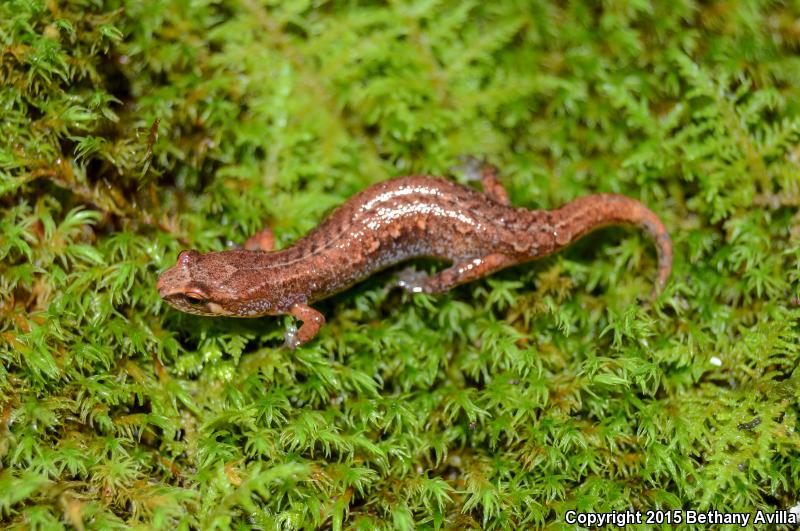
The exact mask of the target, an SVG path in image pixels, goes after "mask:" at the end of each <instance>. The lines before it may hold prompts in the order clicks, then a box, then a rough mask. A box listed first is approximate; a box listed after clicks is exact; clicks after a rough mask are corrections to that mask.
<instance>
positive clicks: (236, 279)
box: [156, 250, 271, 317]
mask: <svg viewBox="0 0 800 531" xmlns="http://www.w3.org/2000/svg"><path fill="white" fill-rule="evenodd" d="M253 254H254V252H253V251H245V250H233V251H225V252H220V253H206V254H200V253H198V252H197V251H182V252H181V253H180V255H178V263H177V264H175V265H174V266H173V267H171V268H170V269H167V270H166V271H164V272H163V273H162V274H161V276H160V277H159V278H158V283H157V285H156V288H157V289H158V294H159V295H160V296H161V298H162V299H164V300H165V301H166V302H167V304H169V305H170V306H172V307H174V308H177V309H178V310H181V311H183V312H187V313H193V314H196V315H218V316H222V315H226V316H230V317H257V316H259V315H266V314H269V313H271V312H270V311H269V310H270V309H271V304H270V303H269V301H264V300H261V298H256V297H254V296H253V295H252V287H253V286H252V284H253V282H251V281H249V279H248V278H247V274H246V273H247V271H246V269H247V267H244V271H243V268H242V265H243V262H244V265H245V266H246V265H247V262H248V261H250V260H252V259H253V258H254V257H253Z"/></svg>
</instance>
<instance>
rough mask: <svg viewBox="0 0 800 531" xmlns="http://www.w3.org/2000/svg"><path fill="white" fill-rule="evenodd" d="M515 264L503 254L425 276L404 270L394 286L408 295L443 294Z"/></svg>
mask: <svg viewBox="0 0 800 531" xmlns="http://www.w3.org/2000/svg"><path fill="white" fill-rule="evenodd" d="M514 263H516V262H515V261H514V260H513V259H511V258H510V257H508V256H506V255H504V254H499V253H496V254H490V255H487V256H483V257H480V258H471V259H466V260H462V261H459V262H456V263H454V264H453V265H452V266H450V267H448V268H447V269H445V270H443V271H440V272H438V273H436V274H435V275H427V274H425V273H420V272H417V271H413V270H408V269H407V270H405V271H403V272H402V273H400V277H399V279H398V281H397V282H395V284H394V285H396V286H398V287H401V288H403V289H405V290H406V291H408V292H410V293H431V294H435V293H443V292H445V291H448V290H449V289H451V288H453V287H455V286H458V285H459V284H465V283H467V282H471V281H473V280H477V279H479V278H482V277H485V276H486V275H490V274H492V273H494V272H495V271H499V270H500V269H503V268H505V267H508V266H510V265H513V264H514Z"/></svg>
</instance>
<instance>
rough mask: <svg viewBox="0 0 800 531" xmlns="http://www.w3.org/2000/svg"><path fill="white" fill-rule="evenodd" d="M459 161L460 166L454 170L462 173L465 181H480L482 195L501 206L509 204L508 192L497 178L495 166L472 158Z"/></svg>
mask: <svg viewBox="0 0 800 531" xmlns="http://www.w3.org/2000/svg"><path fill="white" fill-rule="evenodd" d="M460 159H461V164H459V165H458V166H456V167H455V169H458V170H461V171H463V172H464V174H465V176H466V178H467V180H470V181H477V180H479V179H480V181H481V186H482V187H483V193H484V194H486V195H488V196H489V197H490V198H491V199H492V200H493V201H495V202H497V203H500V204H501V205H510V204H511V200H510V199H509V198H508V192H507V191H506V189H505V187H504V186H503V185H502V183H501V182H500V180H499V179H498V178H497V166H494V165H492V164H489V163H488V162H486V161H482V160H479V159H477V158H475V157H472V156H465V157H460Z"/></svg>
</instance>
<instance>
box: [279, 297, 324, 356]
mask: <svg viewBox="0 0 800 531" xmlns="http://www.w3.org/2000/svg"><path fill="white" fill-rule="evenodd" d="M289 314H290V315H291V316H292V317H294V318H295V319H297V320H298V321H302V323H303V324H302V325H301V326H300V328H295V327H294V326H293V327H291V328H290V329H289V330H287V331H286V334H285V336H284V339H285V340H286V342H285V345H286V346H287V347H288V348H289V349H290V350H294V349H296V348H297V347H299V346H300V345H302V344H303V343H308V342H309V341H311V340H312V339H314V337H315V336H316V335H317V333H318V332H319V329H320V328H322V325H324V324H325V316H324V315H322V314H321V313H319V312H318V311H317V310H315V309H314V308H312V307H311V306H309V305H307V304H294V305H293V306H292V307H291V308H290V309H289Z"/></svg>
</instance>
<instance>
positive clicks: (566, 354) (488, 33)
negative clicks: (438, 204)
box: [0, 0, 800, 529]
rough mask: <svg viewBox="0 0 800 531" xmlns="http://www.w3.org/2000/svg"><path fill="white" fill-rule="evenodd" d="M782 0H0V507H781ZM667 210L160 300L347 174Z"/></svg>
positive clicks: (791, 443)
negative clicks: (471, 261) (269, 312)
mask: <svg viewBox="0 0 800 531" xmlns="http://www.w3.org/2000/svg"><path fill="white" fill-rule="evenodd" d="M798 52H800V5H799V4H798V3H797V2H796V1H789V2H757V1H743V2H735V1H724V0H720V1H716V2H701V3H696V2H692V1H679V2H661V3H655V4H652V5H651V4H650V3H648V2H643V1H634V2H629V1H617V0H609V1H606V2H602V3H601V2H570V3H565V2H556V1H553V2H550V3H544V2H541V3H540V2H530V3H529V2H522V1H518V2H515V1H502V2H475V1H464V2H450V3H448V2H437V1H420V2H415V3H405V2H392V3H388V4H384V3H378V2H363V3H360V2H341V3H333V2H322V1H319V2H313V3H312V2H309V1H305V0H298V1H288V2H273V1H266V2H259V1H258V0H242V1H241V2H214V1H205V0H198V1H192V2H190V1H188V0H172V1H168V0H163V1H152V2H137V1H127V2H125V1H109V2H103V1H102V0H96V1H88V0H73V1H56V0H48V1H28V0H5V1H3V2H0V205H2V211H1V212H0V260H1V262H0V290H2V291H1V293H2V303H0V313H2V318H1V319H0V323H1V324H0V327H2V328H0V465H2V470H0V524H2V525H3V526H8V527H11V528H29V527H43V528H58V527H74V528H78V529H82V528H85V529H95V528H108V527H122V526H127V525H134V526H140V527H144V528H149V527H153V528H166V527H170V528H172V527H175V528H178V529H188V528H196V529H209V528H250V527H257V528H265V529H272V528H278V527H280V528H284V529H296V528H312V527H315V526H320V527H328V526H329V527H332V528H333V529H340V528H359V529H373V528H375V527H384V528H398V529H408V528H412V527H414V526H420V527H432V528H443V527H451V528H470V527H473V528H491V529H502V528H520V527H528V526H537V527H538V526H542V525H544V524H551V525H552V526H553V527H559V526H562V525H563V526H565V527H570V526H566V525H565V524H564V523H563V515H564V513H565V512H566V511H567V510H569V509H576V510H581V511H590V510H593V511H606V510H611V509H618V510H623V509H626V508H636V509H640V510H646V509H651V508H656V507H661V508H681V507H683V508H692V509H698V510H708V509H717V510H720V511H746V512H750V511H754V510H756V509H758V508H762V509H769V510H775V509H785V508H788V507H791V506H793V505H795V504H796V503H797V502H798V498H799V497H800V482H799V481H798V480H799V479H800V458H798V455H800V454H799V453H798V451H799V450H800V435H798V433H797V429H798V418H797V417H798V396H800V395H799V394H798V393H799V392H800V387H799V385H800V373H799V372H798V370H797V366H798V361H800V346H799V345H800V329H798V325H797V318H798V316H800V310H798V305H800V302H798V299H797V295H798V279H799V278H800V268H798V263H800V262H799V261H798V259H800V217H798V214H797V207H798V204H800V186H799V183H800V179H798V168H799V164H800V144H799V143H798V141H799V140H800V55H798ZM461 154H474V155H483V156H486V157H488V158H489V159H490V160H492V161H493V162H494V163H496V164H497V165H498V166H500V167H501V170H502V179H503V181H504V182H505V183H507V185H508V188H509V190H510V192H511V196H512V200H513V202H514V203H515V204H516V205H519V206H526V207H530V208H550V207H555V206H558V205H560V204H562V203H564V202H566V201H568V200H569V199H572V198H574V197H577V196H579V195H583V194H587V193H592V192H602V191H605V192H618V193H625V194H628V195H631V196H633V197H636V198H638V199H640V200H642V201H643V202H645V203H647V204H648V205H649V206H651V208H652V209H653V210H655V211H656V212H657V213H658V214H659V215H661V216H662V217H663V219H664V220H665V222H666V224H667V225H668V227H669V229H670V231H671V233H672V237H673V241H674V244H675V257H676V260H675V268H674V272H673V276H672V279H671V282H670V284H669V286H668V288H667V290H666V292H665V293H664V294H663V295H662V296H661V297H659V299H658V300H657V301H656V302H655V303H654V304H653V305H652V306H651V307H645V306H644V305H642V304H640V302H639V301H640V298H641V297H642V296H643V295H644V294H646V293H647V292H648V291H649V289H650V286H651V284H652V282H653V279H654V275H655V264H654V255H655V253H654V251H653V246H652V244H651V242H649V241H648V240H647V238H646V237H645V236H643V235H642V234H639V233H638V232H637V231H635V230H628V229H609V230H604V231H602V232H599V233H595V234H593V235H592V236H591V237H589V238H587V239H585V240H584V241H582V242H581V243H579V244H578V245H575V246H574V247H572V248H571V249H570V250H568V251H567V252H563V253H560V254H559V255H557V256H553V257H550V258H547V259H544V260H541V261H539V262H537V263H534V264H531V265H528V266H523V267H517V268H513V269H511V270H508V271H504V272H502V273H500V274H498V275H495V276H493V277H492V278H490V279H487V280H483V281H480V282H476V283H473V284H470V285H467V286H463V287H460V288H458V289H456V290H454V291H453V292H451V293H448V294H446V295H444V296H441V297H436V298H433V297H426V296H422V295H417V296H413V297H411V296H407V295H404V294H401V293H399V292H397V291H387V290H386V289H385V287H384V286H385V285H386V283H387V282H388V281H389V280H390V279H391V277H392V272H391V271H389V272H386V273H384V274H380V275H377V276H376V277H374V278H372V279H370V280H368V281H367V282H365V283H364V284H361V285H359V286H357V287H355V288H353V289H351V290H349V291H347V292H346V293H343V294H341V295H339V296H337V297H335V298H333V299H331V300H329V301H326V302H324V303H322V304H320V305H318V307H319V308H320V309H321V310H322V311H323V312H324V313H325V314H326V315H327V317H328V324H327V326H326V327H325V328H324V330H323V331H322V333H321V334H320V336H319V339H318V340H315V341H314V342H312V343H311V344H309V345H308V346H307V347H305V348H303V349H301V350H298V351H296V352H289V351H287V350H285V349H283V348H281V347H280V342H281V339H282V334H283V329H284V326H285V324H286V323H287V321H286V320H285V319H283V318H263V319H258V320H252V321H236V320H226V319H207V318H199V317H194V316H191V315H184V314H180V313H178V312H176V311H174V310H171V309H169V308H168V307H166V306H165V305H164V304H163V303H162V302H161V301H160V300H159V298H158V295H157V293H156V291H155V289H154V285H155V281H156V278H157V275H158V273H159V272H160V271H162V270H163V269H165V268H166V267H168V266H169V265H171V264H172V263H173V262H174V260H175V258H176V256H177V253H178V251H179V250H180V249H182V248H197V249H200V250H203V251H206V250H211V249H224V248H226V247H227V246H229V245H231V244H232V243H233V242H242V241H244V239H246V237H247V236H248V235H250V234H252V233H254V232H255V231H256V230H257V229H259V228H260V227H261V226H262V225H263V224H265V223H268V224H270V225H271V226H272V227H273V228H274V229H275V231H276V233H277V235H278V240H279V245H281V246H285V245H287V244H288V243H289V242H291V241H292V240H293V239H295V238H297V237H299V236H300V235H302V234H303V233H304V232H305V231H307V230H308V229H310V228H311V227H313V226H314V225H315V224H316V223H317V222H318V221H319V220H320V219H321V218H322V217H323V216H324V214H325V213H326V212H327V211H328V210H329V209H331V208H332V207H334V206H335V205H338V204H340V203H341V202H343V201H344V200H345V199H346V198H347V197H348V196H350V195H351V194H353V193H354V192H356V191H358V190H360V189H362V188H364V187H366V186H367V185H369V184H371V183H374V182H377V181H380V180H383V179H386V178H389V177H391V176H395V175H402V174H408V173H430V174H446V173H447V169H448V168H449V167H451V166H452V165H453V164H455V162H456V157H457V156H458V155H461Z"/></svg>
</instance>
